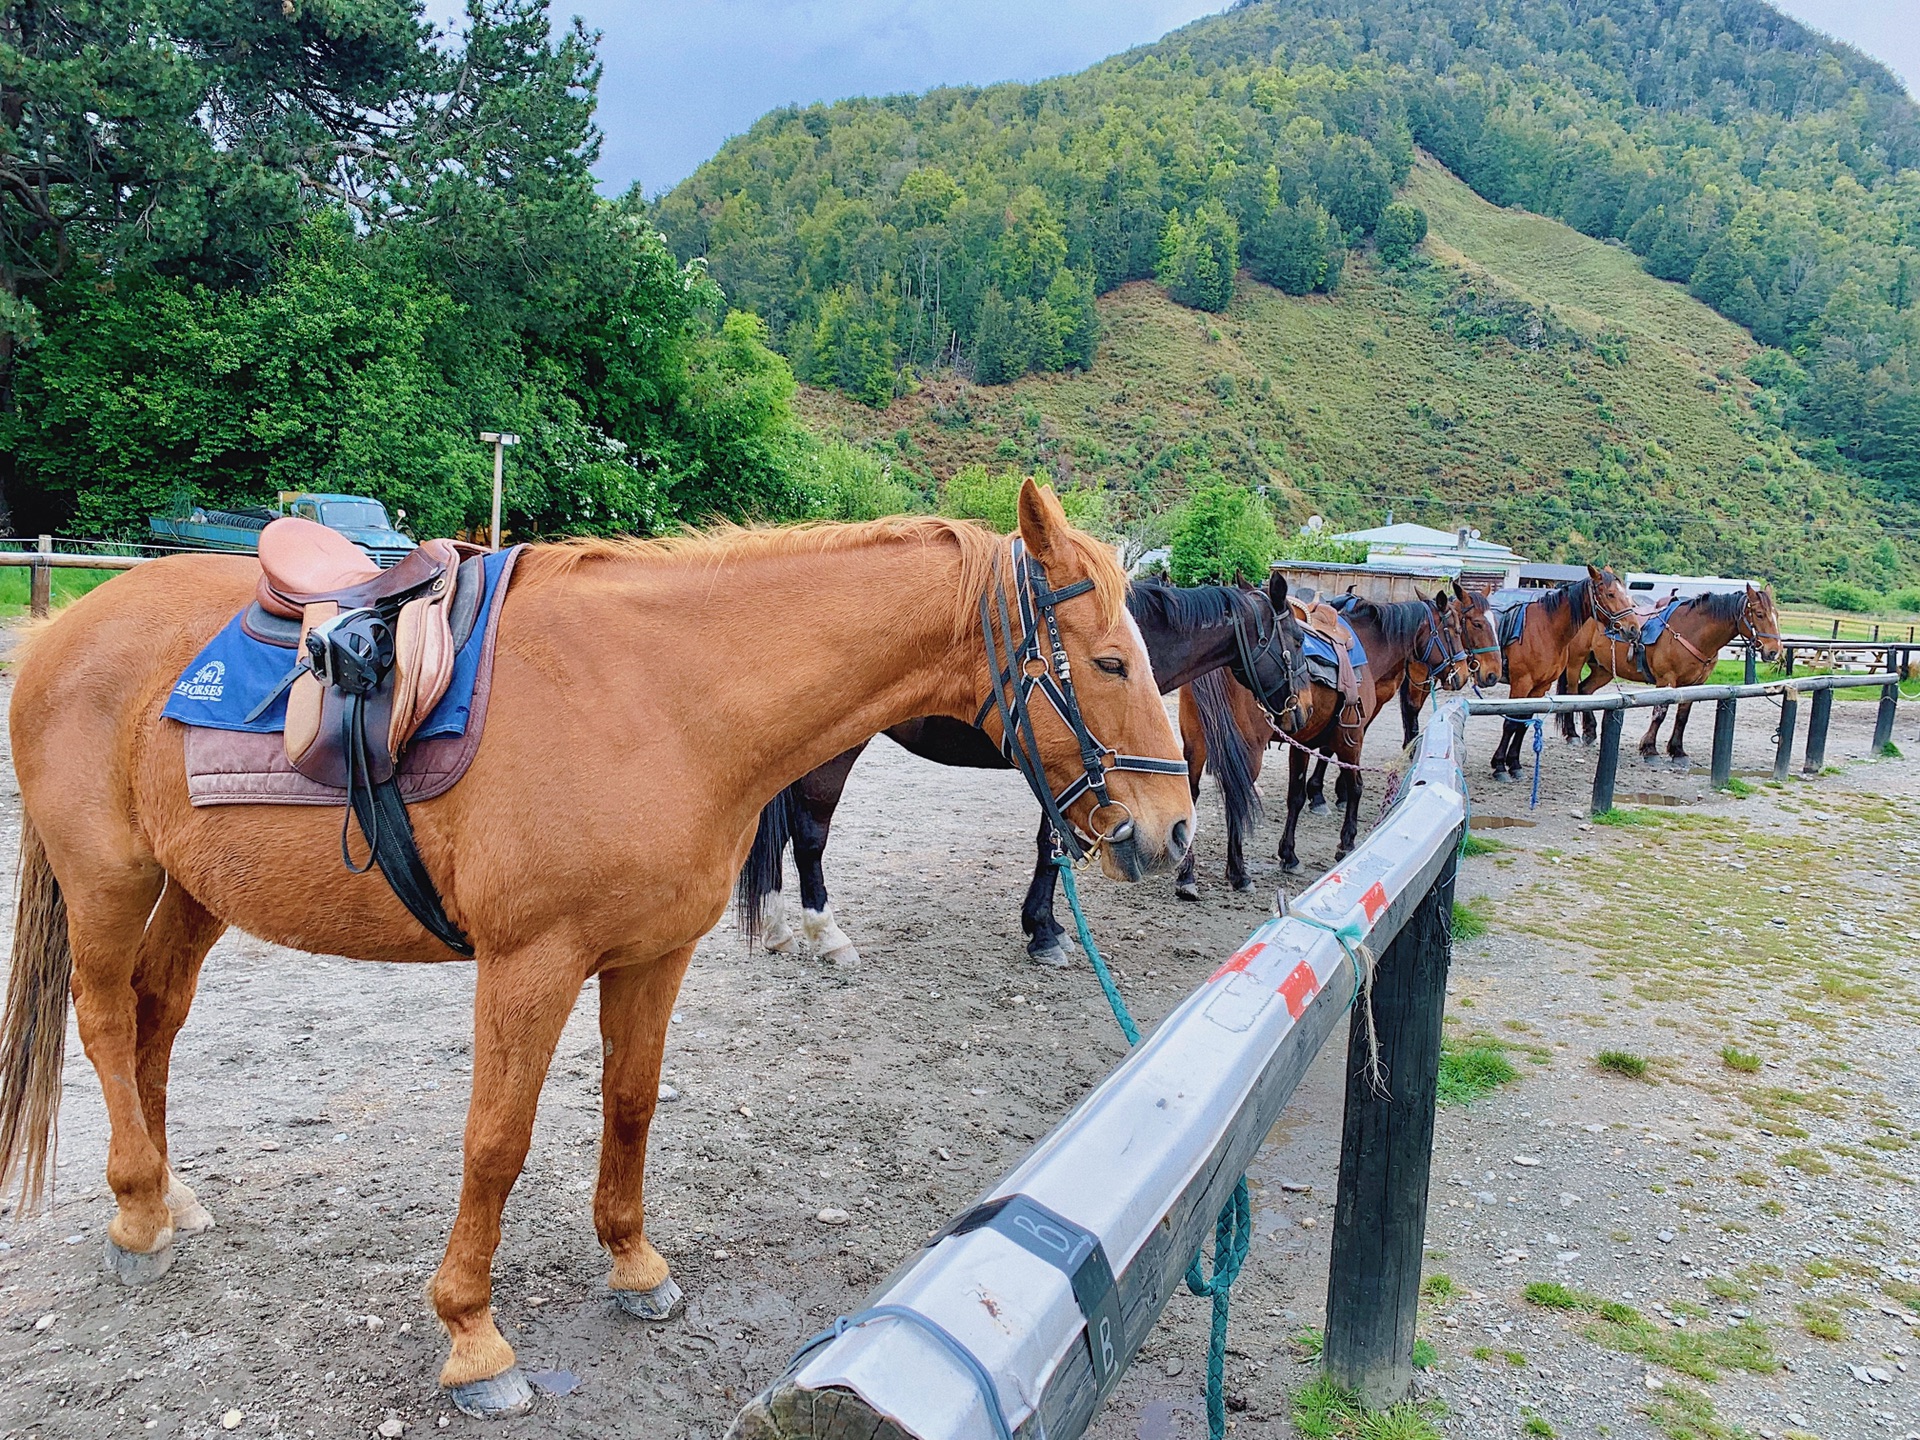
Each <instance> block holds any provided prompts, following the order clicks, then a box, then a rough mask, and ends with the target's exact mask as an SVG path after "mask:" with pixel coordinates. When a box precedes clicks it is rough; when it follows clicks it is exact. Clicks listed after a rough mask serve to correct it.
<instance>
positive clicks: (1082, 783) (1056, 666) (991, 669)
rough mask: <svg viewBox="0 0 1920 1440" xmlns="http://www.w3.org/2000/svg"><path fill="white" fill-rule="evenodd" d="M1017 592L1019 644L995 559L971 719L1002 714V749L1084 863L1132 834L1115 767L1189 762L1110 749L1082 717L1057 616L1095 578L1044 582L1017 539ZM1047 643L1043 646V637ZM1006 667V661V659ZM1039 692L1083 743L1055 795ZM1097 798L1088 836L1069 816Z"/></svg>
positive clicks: (1152, 769)
mask: <svg viewBox="0 0 1920 1440" xmlns="http://www.w3.org/2000/svg"><path fill="white" fill-rule="evenodd" d="M1010 553H1011V558H1012V565H1013V591H1014V595H1015V598H1016V600H1017V602H1018V607H1019V612H1020V629H1019V631H1018V639H1017V640H1016V638H1015V635H1016V632H1015V630H1014V628H1013V621H1012V617H1011V615H1010V613H1009V612H1008V609H1007V587H1006V585H1005V584H1003V583H1002V581H1001V571H1000V559H1001V557H1000V552H999V551H998V550H996V551H995V552H994V557H993V579H992V581H991V583H989V585H988V586H987V588H986V590H985V591H983V592H982V593H981V596H980V635H981V638H982V639H983V640H984V641H985V642H986V647H987V673H988V674H989V675H991V676H992V677H993V693H992V694H991V695H989V696H988V697H987V699H986V700H985V701H984V702H983V703H982V704H981V706H980V711H979V713H978V714H977V715H975V716H974V720H973V723H974V725H975V726H976V727H979V726H983V725H984V723H985V721H986V718H987V716H988V715H990V714H993V713H995V712H996V711H997V712H998V713H999V716H1000V750H1001V753H1002V754H1004V755H1005V756H1006V757H1007V759H1008V760H1009V761H1011V762H1012V764H1013V767H1014V768H1015V769H1016V770H1018V771H1019V772H1020V773H1021V774H1022V775H1023V776H1025V777H1026V781H1027V786H1028V788H1029V789H1031V790H1032V791H1033V794H1034V798H1035V799H1036V800H1038V801H1039V802H1040V808H1041V810H1043V811H1044V812H1045V813H1046V817H1047V819H1048V821H1049V822H1050V823H1051V824H1052V826H1053V833H1054V835H1055V836H1056V837H1057V843H1058V844H1059V845H1060V846H1061V848H1062V849H1063V850H1064V851H1065V852H1066V854H1067V856H1068V858H1069V859H1071V860H1076V861H1077V860H1080V859H1082V858H1083V857H1085V856H1086V855H1088V854H1090V853H1091V852H1092V851H1093V850H1094V849H1095V848H1096V847H1098V846H1100V845H1103V844H1106V843H1107V842H1109V841H1111V842H1114V843H1116V844H1118V843H1122V842H1124V841H1126V840H1129V839H1131V838H1132V837H1133V813H1132V812H1131V811H1130V810H1128V809H1127V807H1126V806H1125V805H1123V804H1121V803H1120V802H1119V801H1117V800H1115V799H1114V798H1113V797H1112V796H1111V795H1110V794H1108V793H1107V775H1108V773H1109V772H1111V771H1114V770H1135V771H1140V772H1142V773H1144V774H1148V775H1182V776H1184V775H1185V774H1186V773H1187V762H1186V761H1184V760H1160V759H1156V758H1155V757H1153V756H1151V755H1122V754H1120V753H1119V752H1118V751H1115V750H1111V749H1108V748H1107V747H1106V746H1104V745H1102V744H1101V743H1100V742H1099V741H1098V740H1096V739H1095V738H1094V736H1093V732H1092V731H1091V730H1089V729H1088V728H1087V721H1086V717H1085V716H1084V715H1082V714H1081V713H1080V700H1079V697H1077V696H1076V695H1075V694H1074V691H1073V667H1072V666H1071V665H1070V664H1069V662H1068V660H1067V651H1066V647H1065V646H1064V645H1063V644H1062V643H1061V641H1060V620H1059V616H1058V615H1057V614H1056V611H1057V610H1058V608H1059V606H1060V604H1061V603H1062V602H1063V601H1067V600H1071V599H1073V598H1074V597H1075V596H1078V595H1085V594H1087V593H1088V592H1089V591H1091V590H1092V589H1093V581H1091V580H1077V581H1075V582H1074V583H1073V584H1071V585H1066V586H1063V587H1061V588H1060V589H1058V590H1055V589H1054V588H1052V586H1051V585H1049V584H1048V582H1047V572H1046V570H1045V569H1044V568H1043V567H1042V566H1041V564H1040V562H1039V561H1038V560H1035V559H1034V558H1033V557H1032V556H1031V555H1029V554H1028V553H1027V547H1026V545H1025V544H1024V543H1023V542H1022V541H1021V539H1020V537H1019V536H1017V535H1016V536H1015V537H1014V539H1013V545H1012V549H1011V552H1010ZM1043 637H1044V640H1045V644H1044V646H1043V644H1042V639H1043ZM1003 654H1004V656H1005V663H1004V664H1003V663H1002V659H1001V657H1002V655H1003ZM1036 690H1037V691H1038V692H1039V693H1040V695H1041V697H1042V698H1043V699H1045V700H1046V702H1047V703H1048V704H1049V705H1051V706H1052V707H1053V709H1054V713H1056V714H1057V715H1059V717H1060V719H1061V720H1062V721H1063V722H1064V723H1065V725H1066V727H1067V728H1068V729H1069V730H1071V731H1072V732H1073V734H1074V738H1075V739H1076V740H1078V741H1079V743H1080V768H1081V773H1080V775H1079V776H1078V777H1077V778H1075V779H1074V780H1073V781H1072V783H1070V784H1069V785H1068V786H1067V787H1066V789H1064V790H1061V791H1060V792H1059V793H1057V794H1056V793H1055V792H1054V789H1053V786H1052V783H1051V782H1050V781H1049V780H1048V779H1047V772H1046V767H1045V766H1044V765H1043V764H1042V763H1041V760H1040V746H1039V743H1038V742H1037V741H1036V740H1035V738H1034V734H1033V707H1032V697H1033V694H1034V692H1035V691H1036ZM1088 794H1091V795H1092V796H1093V801H1094V804H1093V809H1092V811H1091V812H1089V814H1088V817H1087V819H1088V821H1089V823H1090V824H1091V825H1092V826H1093V827H1094V828H1093V832H1092V835H1091V838H1088V837H1087V833H1086V832H1084V831H1082V830H1081V829H1080V827H1079V826H1077V825H1075V824H1073V823H1072V822H1071V821H1069V820H1068V819H1067V809H1068V807H1069V806H1071V805H1072V804H1073V803H1074V802H1075V801H1076V800H1078V799H1080V797H1081V796H1083V795H1088ZM1112 810H1118V811H1120V812H1121V818H1120V819H1119V820H1118V821H1117V822H1116V823H1115V824H1113V825H1112V826H1110V827H1106V828H1101V826H1100V824H1099V819H1100V816H1101V814H1102V812H1104V811H1112Z"/></svg>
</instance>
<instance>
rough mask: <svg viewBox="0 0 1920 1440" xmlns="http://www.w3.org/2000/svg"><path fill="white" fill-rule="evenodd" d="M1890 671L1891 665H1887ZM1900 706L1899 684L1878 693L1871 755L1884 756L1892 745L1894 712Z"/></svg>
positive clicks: (1888, 686) (1895, 683)
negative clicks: (1877, 707)
mask: <svg viewBox="0 0 1920 1440" xmlns="http://www.w3.org/2000/svg"><path fill="white" fill-rule="evenodd" d="M1888 668H1889V669H1892V665H1891V663H1889V665H1888ZM1899 704H1900V682H1899V681H1897V680H1896V681H1894V682H1893V683H1892V684H1891V685H1887V686H1885V687H1883V688H1882V689H1881V691H1880V713H1879V714H1877V715H1875V716H1874V717H1873V753H1874V754H1876V755H1884V754H1886V752H1887V747H1888V746H1889V745H1891V744H1892V743H1893V717H1894V711H1895V709H1896V708H1897V707H1898V706H1899Z"/></svg>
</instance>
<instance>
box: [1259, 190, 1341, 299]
mask: <svg viewBox="0 0 1920 1440" xmlns="http://www.w3.org/2000/svg"><path fill="white" fill-rule="evenodd" d="M1345 249H1346V242H1345V240H1344V239H1343V237H1342V236H1341V234H1340V226H1339V224H1338V222H1337V221H1335V220H1334V218H1333V217H1332V216H1331V215H1329V214H1328V213H1327V209H1326V207H1325V206H1324V205H1322V204H1321V203H1320V202H1319V201H1318V200H1315V199H1314V198H1313V197H1312V196H1311V195H1303V196H1301V197H1300V200H1299V203H1297V204H1294V205H1288V204H1286V203H1285V202H1284V201H1276V202H1275V204H1274V205H1273V207H1272V208H1271V209H1270V210H1268V211H1267V213H1266V215H1265V216H1264V217H1263V218H1262V219H1261V220H1260V221H1259V223H1257V224H1255V225H1253V226H1251V227H1250V228H1249V229H1248V230H1247V232H1246V236H1245V238H1244V240H1243V242H1242V244H1241V247H1240V251H1241V256H1242V258H1243V259H1244V260H1245V261H1246V264H1247V272H1248V273H1249V274H1250V275H1252V276H1253V278H1254V279H1256V280H1263V281H1265V282H1266V283H1267V284H1269V285H1272V286H1275V287H1277V288H1279V289H1281V290H1284V291H1286V293H1287V294H1289V295H1306V294H1308V293H1310V292H1312V291H1315V290H1331V289H1332V288H1333V287H1334V283H1335V282H1336V281H1337V280H1338V279H1339V277H1340V266H1339V264H1338V263H1337V262H1336V259H1335V257H1336V255H1338V254H1340V253H1341V252H1343V251H1344V250H1345Z"/></svg>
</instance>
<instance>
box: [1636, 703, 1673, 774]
mask: <svg viewBox="0 0 1920 1440" xmlns="http://www.w3.org/2000/svg"><path fill="white" fill-rule="evenodd" d="M1666 720H1667V707H1666V706H1664V705H1656V706H1654V707H1653V718H1652V719H1651V720H1649V721H1648V722H1647V733H1646V734H1645V735H1642V736H1641V737H1640V758H1641V759H1642V760H1651V759H1653V757H1654V756H1655V755H1658V754H1659V753H1660V727H1661V726H1662V725H1664V724H1665V723H1666Z"/></svg>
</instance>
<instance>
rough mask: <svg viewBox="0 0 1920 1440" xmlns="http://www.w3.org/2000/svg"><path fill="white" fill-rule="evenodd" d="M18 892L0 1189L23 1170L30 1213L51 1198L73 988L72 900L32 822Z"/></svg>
mask: <svg viewBox="0 0 1920 1440" xmlns="http://www.w3.org/2000/svg"><path fill="white" fill-rule="evenodd" d="M19 892H20V893H19V900H18V909H17V911H16V913H15V916H14V924H13V971H12V975H11V978H10V979H9V980H8V982H7V1004H6V1013H5V1016H4V1017H3V1018H0V1189H5V1187H6V1186H7V1185H8V1183H10V1182H11V1181H12V1179H13V1177H14V1175H15V1173H16V1171H17V1172H18V1174H19V1176H20V1195H21V1204H22V1208H23V1209H26V1208H30V1207H32V1206H33V1205H34V1204H35V1203H37V1202H38V1201H39V1200H40V1199H42V1198H43V1197H44V1196H45V1195H46V1193H47V1189H48V1186H49V1182H50V1181H51V1179H52V1172H51V1170H49V1168H48V1165H47V1162H48V1160H50V1159H51V1158H52V1156H53V1151H54V1145H55V1140H56V1135H55V1131H56V1128H57V1125H56V1122H57V1121H58V1119H59V1115H60V1067H61V1064H62V1062H63V1061H64V1060H65V1058H66V1049H67V1002H68V996H69V994H70V993H71V988H72V983H73V943H72V940H71V938H70V937H69V935H68V933H67V902H66V898H65V897H64V896H63V895H62V894H61V893H60V882H59V881H58V880H57V879H55V878H54V874H53V867H52V866H51V865H49V864H48V863H47V849H46V846H45V844H44V843H43V842H42V841H41V839H40V832H39V831H38V830H36V829H35V828H34V825H33V822H32V821H31V820H23V821H22V822H21V826H20V880H19Z"/></svg>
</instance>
